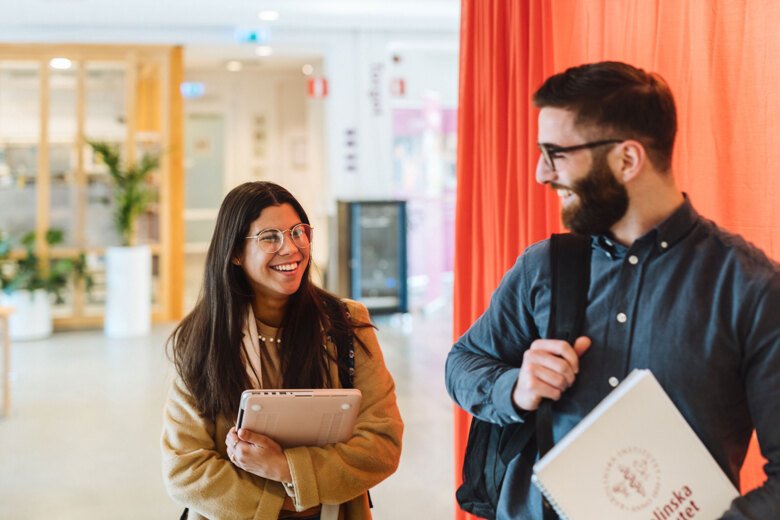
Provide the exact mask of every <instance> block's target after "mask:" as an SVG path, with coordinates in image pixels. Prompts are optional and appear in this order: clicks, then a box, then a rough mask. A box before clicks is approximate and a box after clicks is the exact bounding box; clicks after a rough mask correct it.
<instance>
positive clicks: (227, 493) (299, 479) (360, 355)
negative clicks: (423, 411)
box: [162, 300, 403, 520]
mask: <svg viewBox="0 0 780 520" xmlns="http://www.w3.org/2000/svg"><path fill="white" fill-rule="evenodd" d="M345 301H346V303H347V305H348V307H349V312H350V313H351V314H352V316H353V317H354V318H355V319H356V320H358V321H362V322H366V323H367V322H369V316H368V311H367V310H366V308H365V306H363V304H360V303H357V302H353V301H350V300H345ZM355 335H356V336H357V337H358V338H360V339H361V340H362V341H363V343H365V345H366V347H367V348H368V350H369V352H370V354H371V355H370V356H369V355H368V354H366V352H365V351H364V350H363V349H362V348H361V347H360V346H359V345H357V344H356V345H355V380H354V386H355V388H358V389H359V390H360V391H361V393H362V394H363V401H362V403H361V408H360V414H359V416H358V420H357V424H356V426H355V433H354V435H353V436H352V438H351V439H350V440H349V441H347V442H343V443H337V444H331V445H327V446H323V447H298V448H291V449H287V450H285V455H286V456H287V461H288V462H289V464H290V471H291V474H292V477H293V484H294V486H295V497H294V502H295V504H296V509H297V510H299V511H303V510H306V509H309V508H311V507H315V506H317V505H319V504H321V503H326V504H342V505H341V507H340V512H339V520H364V519H370V518H371V510H370V509H369V507H368V498H367V494H366V491H367V490H368V489H369V488H371V487H372V486H375V485H377V484H378V483H379V482H381V481H382V480H384V479H385V478H387V477H388V476H390V475H391V474H392V473H393V472H394V471H395V470H396V468H397V466H398V461H399V458H400V455H401V436H402V433H403V423H402V421H401V416H400V414H399V412H398V406H397V404H396V397H395V383H394V382H393V378H392V376H391V375H390V373H389V372H388V371H387V368H386V367H385V363H384V358H383V356H382V351H381V349H380V347H379V343H378V342H377V338H376V334H375V333H374V330H373V329H372V328H368V327H366V328H359V329H356V330H355ZM326 348H327V349H328V350H329V351H330V352H331V353H333V354H335V349H336V347H335V345H333V344H331V343H328V344H327V345H326ZM329 370H330V375H331V379H332V381H334V382H335V384H338V381H339V377H338V369H337V366H336V365H335V363H330V366H329ZM234 424H235V418H230V419H228V418H220V419H218V420H217V421H216V422H213V421H209V420H206V419H204V418H203V417H202V416H201V414H200V412H199V411H198V409H197V408H196V407H195V404H194V400H193V398H192V396H191V395H190V394H189V392H188V391H187V389H186V387H185V385H184V384H183V382H182V380H181V379H180V378H178V377H177V378H176V379H175V380H174V382H173V384H172V387H171V390H170V394H169V397H168V401H167V403H166V404H165V409H164V416H163V433H162V459H163V460H162V466H163V480H164V481H165V486H166V488H167V490H168V493H169V494H170V495H171V497H173V498H174V499H175V500H176V501H177V502H179V503H181V504H182V505H183V506H186V507H189V508H190V513H189V519H190V520H192V519H200V518H209V519H215V520H216V519H219V520H232V519H254V520H276V519H278V518H279V512H280V510H281V508H282V504H283V503H284V500H285V497H287V493H286V492H285V490H284V487H283V486H282V484H281V483H279V482H276V481H271V480H267V479H264V478H260V477H257V476H255V475H252V474H250V473H247V472H245V471H244V470H242V469H240V468H238V467H236V466H234V465H233V463H232V462H231V461H230V460H229V459H228V456H227V447H226V446H225V437H226V436H227V433H228V430H230V428H231V427H232V426H234Z"/></svg>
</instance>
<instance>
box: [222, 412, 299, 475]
mask: <svg viewBox="0 0 780 520" xmlns="http://www.w3.org/2000/svg"><path fill="white" fill-rule="evenodd" d="M225 444H226V445H227V452H228V458H230V460H231V461H232V462H233V464H235V465H236V466H238V467H239V468H241V469H243V470H244V471H248V472H249V473H253V474H255V475H257V476H258V477H263V478H267V479H270V480H276V481H278V482H292V477H291V475H290V465H289V464H288V463H287V457H285V455H284V451H283V450H282V447H281V446H279V445H278V444H277V443H276V442H274V440H273V439H271V438H270V437H266V436H265V435H261V434H259V433H254V432H251V431H249V430H246V429H244V428H241V429H240V430H239V431H236V428H235V426H234V427H233V428H231V429H230V431H229V432H228V434H227V438H226V439H225Z"/></svg>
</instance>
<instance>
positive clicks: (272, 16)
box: [257, 11, 279, 22]
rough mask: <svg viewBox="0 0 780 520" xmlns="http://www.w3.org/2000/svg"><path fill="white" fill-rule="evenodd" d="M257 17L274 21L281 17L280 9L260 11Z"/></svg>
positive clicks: (266, 20)
mask: <svg viewBox="0 0 780 520" xmlns="http://www.w3.org/2000/svg"><path fill="white" fill-rule="evenodd" d="M257 17H258V18H260V19H261V20H263V21H265V22H273V21H275V20H278V19H279V11H260V12H259V13H257Z"/></svg>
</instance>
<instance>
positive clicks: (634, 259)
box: [628, 255, 639, 265]
mask: <svg viewBox="0 0 780 520" xmlns="http://www.w3.org/2000/svg"><path fill="white" fill-rule="evenodd" d="M628 263H629V264H631V265H636V264H638V263H639V258H637V257H636V256H634V255H631V256H629V257H628Z"/></svg>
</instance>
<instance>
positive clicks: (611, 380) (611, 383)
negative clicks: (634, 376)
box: [609, 376, 620, 388]
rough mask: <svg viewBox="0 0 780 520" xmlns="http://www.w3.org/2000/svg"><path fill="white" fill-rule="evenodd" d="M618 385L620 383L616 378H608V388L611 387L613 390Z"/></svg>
mask: <svg viewBox="0 0 780 520" xmlns="http://www.w3.org/2000/svg"><path fill="white" fill-rule="evenodd" d="M618 383H620V381H619V380H618V378H617V377H615V376H612V377H610V378H609V386H611V387H612V388H615V387H616V386H617V385H618Z"/></svg>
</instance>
